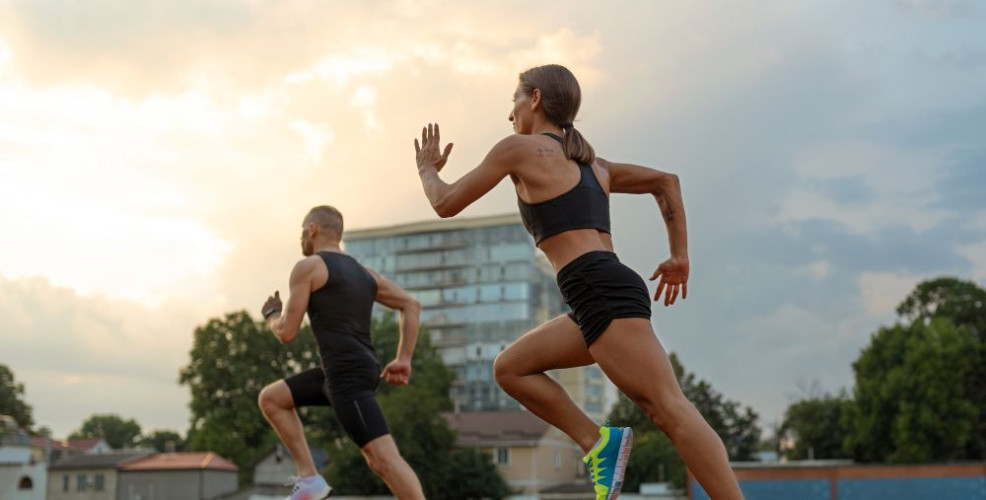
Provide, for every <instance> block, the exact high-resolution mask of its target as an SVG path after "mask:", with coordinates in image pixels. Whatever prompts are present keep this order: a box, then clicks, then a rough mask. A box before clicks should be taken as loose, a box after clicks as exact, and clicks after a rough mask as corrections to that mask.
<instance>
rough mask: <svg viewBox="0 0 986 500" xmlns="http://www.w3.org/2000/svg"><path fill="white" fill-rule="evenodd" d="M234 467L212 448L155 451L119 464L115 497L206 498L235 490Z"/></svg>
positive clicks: (136, 499) (134, 499)
mask: <svg viewBox="0 0 986 500" xmlns="http://www.w3.org/2000/svg"><path fill="white" fill-rule="evenodd" d="M237 471H238V469H237V467H236V465H234V464H233V463H232V462H230V461H229V460H226V459H225V458H222V457H220V456H219V455H216V454H215V453H212V452H199V453H157V454H154V455H150V456H147V457H144V458H140V459H138V460H134V461H129V462H127V463H125V464H122V465H120V468H119V480H120V485H119V490H118V491H119V495H118V496H117V497H116V498H117V500H159V499H166V498H174V499H179V498H180V499H182V500H207V499H211V498H216V497H219V496H221V495H225V494H228V493H231V492H234V491H236V486H237Z"/></svg>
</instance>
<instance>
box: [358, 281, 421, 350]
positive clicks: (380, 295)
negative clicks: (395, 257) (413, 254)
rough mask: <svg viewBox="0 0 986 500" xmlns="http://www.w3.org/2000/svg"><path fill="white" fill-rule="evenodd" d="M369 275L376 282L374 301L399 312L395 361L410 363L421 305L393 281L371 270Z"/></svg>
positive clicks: (415, 341)
mask: <svg viewBox="0 0 986 500" xmlns="http://www.w3.org/2000/svg"><path fill="white" fill-rule="evenodd" d="M370 274H372V275H373V277H374V278H375V279H376V280H377V296H376V298H375V300H376V301H377V302H379V303H381V304H383V305H385V306H387V307H389V308H391V309H395V310H397V311H400V318H399V320H398V327H399V331H400V340H399V341H398V344H397V359H399V360H401V361H410V360H411V356H412V355H413V354H414V346H415V344H416V343H417V341H418V328H419V327H420V325H421V304H420V303H419V302H418V301H417V300H416V299H415V298H414V297H412V296H411V294H409V293H407V292H406V291H405V290H404V289H403V288H401V287H399V286H397V284H396V283H394V282H393V281H390V280H388V279H387V278H384V277H383V276H380V275H379V274H377V273H376V272H375V271H372V270H370Z"/></svg>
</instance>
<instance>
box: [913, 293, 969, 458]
mask: <svg viewBox="0 0 986 500" xmlns="http://www.w3.org/2000/svg"><path fill="white" fill-rule="evenodd" d="M897 313H898V314H900V315H901V316H902V317H904V318H906V319H907V320H909V321H911V322H915V321H921V322H924V323H927V322H929V321H930V320H931V319H932V318H947V319H948V320H950V321H951V322H952V324H954V325H955V326H957V327H959V328H966V329H968V330H970V331H971V332H972V334H973V335H975V336H976V337H977V339H978V343H979V348H978V356H976V357H975V360H976V361H975V364H974V367H973V370H972V373H971V374H970V375H969V377H968V378H967V379H966V386H967V391H968V393H967V394H968V397H969V398H970V399H971V400H972V401H979V402H982V401H986V290H984V289H983V288H981V287H979V286H978V285H976V284H975V283H973V282H971V281H962V280H959V279H956V278H951V277H941V278H936V279H933V280H928V281H925V282H922V283H920V284H918V286H917V287H915V289H914V291H913V292H911V294H910V295H908V296H907V298H906V299H904V301H903V302H901V304H900V305H899V306H898V307H897ZM965 458H967V459H969V460H986V410H984V409H983V407H982V405H980V411H979V416H978V417H977V418H976V419H975V423H974V428H973V432H972V437H971V438H970V439H969V441H968V443H967V446H966V452H965Z"/></svg>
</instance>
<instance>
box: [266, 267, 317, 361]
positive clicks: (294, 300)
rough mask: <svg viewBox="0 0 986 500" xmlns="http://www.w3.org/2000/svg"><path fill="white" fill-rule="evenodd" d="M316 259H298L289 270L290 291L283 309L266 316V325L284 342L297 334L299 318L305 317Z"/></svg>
mask: <svg viewBox="0 0 986 500" xmlns="http://www.w3.org/2000/svg"><path fill="white" fill-rule="evenodd" d="M315 263H316V261H315V260H313V259H311V258H306V259H302V260H300V261H298V263H297V264H295V265H294V269H292V270H291V279H290V282H289V286H290V292H289V294H288V300H287V302H286V303H285V304H284V310H283V311H278V312H276V313H273V314H270V315H269V316H267V318H266V320H267V326H269V327H270V329H271V331H272V332H274V336H275V337H277V340H280V341H281V343H282V344H286V343H288V342H291V341H292V340H294V338H295V337H297V336H298V330H300V329H301V320H302V319H304V317H305V309H307V307H308V298H309V297H310V296H311V293H312V292H311V286H312V285H311V283H312V275H313V273H314V270H315Z"/></svg>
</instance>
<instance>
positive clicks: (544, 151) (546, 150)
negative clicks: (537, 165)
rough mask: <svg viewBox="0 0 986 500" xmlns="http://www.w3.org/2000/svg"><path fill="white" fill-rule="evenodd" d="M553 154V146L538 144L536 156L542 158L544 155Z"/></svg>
mask: <svg viewBox="0 0 986 500" xmlns="http://www.w3.org/2000/svg"><path fill="white" fill-rule="evenodd" d="M553 154H555V148H544V147H541V146H538V156H539V157H541V158H544V157H545V156H551V155H553Z"/></svg>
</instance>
